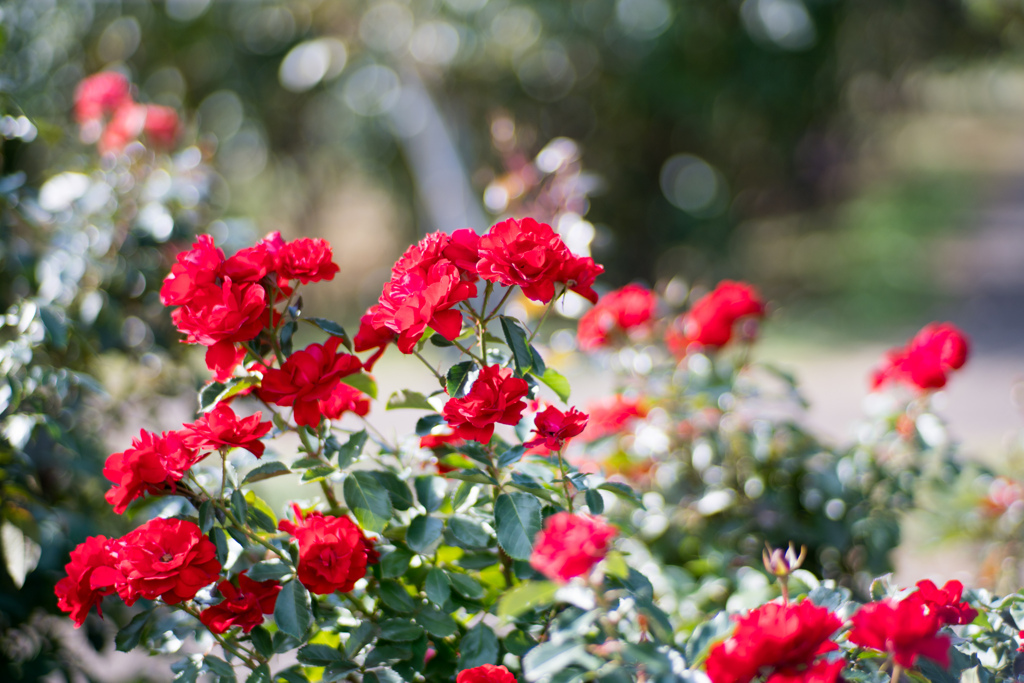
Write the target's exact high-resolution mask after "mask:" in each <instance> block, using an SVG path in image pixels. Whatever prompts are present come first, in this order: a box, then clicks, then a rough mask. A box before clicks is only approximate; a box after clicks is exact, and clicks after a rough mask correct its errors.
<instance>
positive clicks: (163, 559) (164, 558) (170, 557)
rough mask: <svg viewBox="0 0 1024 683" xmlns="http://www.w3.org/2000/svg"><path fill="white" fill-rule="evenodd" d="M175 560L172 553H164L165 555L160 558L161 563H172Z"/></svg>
mask: <svg viewBox="0 0 1024 683" xmlns="http://www.w3.org/2000/svg"><path fill="white" fill-rule="evenodd" d="M173 559H174V555H171V554H170V553H164V554H163V555H161V556H160V561H161V562H170V561H171V560H173Z"/></svg>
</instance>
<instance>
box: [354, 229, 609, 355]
mask: <svg viewBox="0 0 1024 683" xmlns="http://www.w3.org/2000/svg"><path fill="white" fill-rule="evenodd" d="M603 272H604V268H602V267H601V266H599V265H597V264H596V263H594V260H593V259H592V258H590V257H586V256H576V255H575V254H573V253H572V252H571V251H569V248H568V247H567V246H566V245H565V242H563V241H562V238H561V237H559V236H558V234H557V233H556V232H555V231H554V230H552V228H551V226H550V225H547V224H546V223H539V222H537V221H535V220H533V219H532V218H524V219H522V220H521V221H520V220H516V219H514V218H510V219H508V220H506V221H502V222H501V223H497V224H495V225H493V226H491V228H490V230H488V231H487V233H486V234H485V235H477V234H476V233H475V232H474V231H473V230H470V229H468V228H467V229H465V230H458V231H456V232H455V233H453V234H452V235H446V234H444V233H433V234H431V235H428V236H427V237H425V238H424V239H422V240H421V241H420V242H419V243H418V244H416V245H413V246H412V247H410V248H409V249H408V250H406V252H405V254H403V255H402V257H401V258H400V259H398V262H397V263H395V266H394V268H392V269H391V279H390V280H388V281H387V282H386V283H385V284H384V291H383V292H382V293H381V295H380V299H379V300H378V302H377V303H376V304H375V305H374V306H372V307H370V309H369V310H368V311H367V312H366V314H365V315H364V316H363V318H362V320H361V322H360V326H359V333H358V334H357V335H356V337H355V339H354V343H355V349H356V351H368V350H370V349H378V354H377V355H375V356H374V357H373V358H371V359H370V360H369V361H367V367H368V368H371V367H372V365H373V362H374V361H376V359H377V358H378V357H379V353H380V352H382V351H383V349H384V347H386V346H387V345H388V344H389V343H391V342H395V343H396V344H397V346H398V349H399V351H401V352H402V353H412V351H413V347H415V345H416V343H417V342H419V341H420V339H421V337H422V336H423V333H424V331H425V330H426V328H427V327H430V329H432V330H433V331H434V332H437V333H438V334H440V335H441V336H442V337H444V338H445V339H448V340H449V341H451V340H453V339H455V338H456V337H458V336H459V333H460V332H461V330H462V322H463V320H462V313H461V312H460V311H459V310H457V309H456V307H457V306H458V305H459V303H461V302H463V301H467V300H468V299H471V298H473V297H474V296H476V294H477V286H476V283H477V281H478V280H480V279H483V280H485V281H486V282H488V283H492V284H499V285H504V286H505V287H519V288H521V289H522V291H523V294H524V295H525V296H526V297H528V298H529V299H531V300H533V301H537V302H539V303H544V304H546V303H550V302H551V300H552V299H554V298H555V290H556V285H559V284H561V285H564V286H565V287H566V288H568V289H570V290H572V291H574V292H576V293H577V294H580V295H581V296H584V297H586V298H587V299H589V300H590V301H592V302H596V301H597V293H596V292H594V290H593V284H594V280H595V279H596V278H597V276H598V275H600V274H601V273H603Z"/></svg>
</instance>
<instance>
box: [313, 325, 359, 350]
mask: <svg viewBox="0 0 1024 683" xmlns="http://www.w3.org/2000/svg"><path fill="white" fill-rule="evenodd" d="M307 320H309V321H310V322H311V323H313V324H314V325H316V326H317V327H319V328H320V329H321V330H323V331H324V332H326V333H327V334H329V335H331V336H332V337H339V338H340V339H341V343H342V344H344V345H345V348H346V349H348V350H349V351H351V350H352V340H351V339H350V338H349V336H348V332H346V331H345V328H344V327H342V326H341V325H339V324H338V323H336V322H334V321H333V320H328V319H326V318H307Z"/></svg>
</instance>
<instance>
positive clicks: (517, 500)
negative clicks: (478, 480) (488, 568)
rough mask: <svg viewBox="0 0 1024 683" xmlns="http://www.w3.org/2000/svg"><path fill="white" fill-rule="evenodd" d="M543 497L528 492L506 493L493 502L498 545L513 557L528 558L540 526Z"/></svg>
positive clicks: (516, 558) (515, 558) (518, 558)
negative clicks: (539, 498) (541, 498)
mask: <svg viewBox="0 0 1024 683" xmlns="http://www.w3.org/2000/svg"><path fill="white" fill-rule="evenodd" d="M540 508H541V505H540V500H538V499H537V497H536V496H534V495H532V494H529V493H503V494H501V495H500V496H498V498H497V500H495V501H494V522H495V529H496V530H497V532H498V544H499V545H500V546H501V547H502V549H503V550H504V551H505V552H506V553H508V556H509V557H511V558H512V559H514V560H528V559H530V554H531V553H532V552H533V539H534V537H535V536H536V535H537V532H539V531H540V529H541V514H540Z"/></svg>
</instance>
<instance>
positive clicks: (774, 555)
mask: <svg viewBox="0 0 1024 683" xmlns="http://www.w3.org/2000/svg"><path fill="white" fill-rule="evenodd" d="M761 557H762V558H763V559H764V568H765V569H766V570H768V573H769V574H771V575H772V576H777V577H779V578H785V577H788V576H789V575H790V574H792V573H793V572H794V571H796V570H797V569H799V568H800V566H801V565H803V563H804V560H805V559H807V546H805V545H802V546H800V554H799V555H797V552H796V547H795V546H794V545H793V544H792V543H790V544H789V549H787V550H785V551H784V550H783V549H782V548H774V549H773V548H772V547H771V546H770V545H768V544H767V543H766V544H765V546H764V550H763V551H762V554H761Z"/></svg>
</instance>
